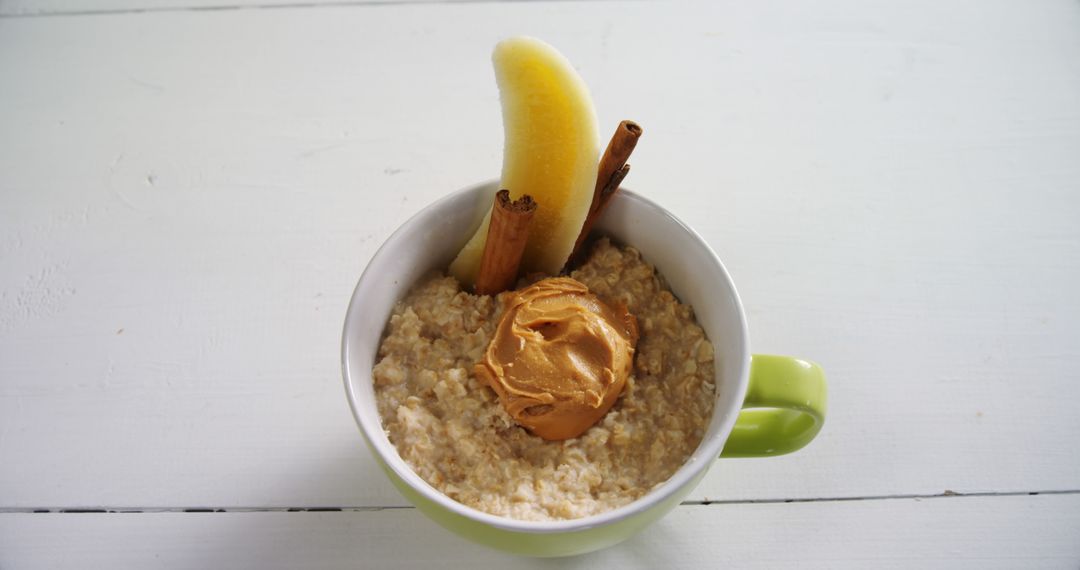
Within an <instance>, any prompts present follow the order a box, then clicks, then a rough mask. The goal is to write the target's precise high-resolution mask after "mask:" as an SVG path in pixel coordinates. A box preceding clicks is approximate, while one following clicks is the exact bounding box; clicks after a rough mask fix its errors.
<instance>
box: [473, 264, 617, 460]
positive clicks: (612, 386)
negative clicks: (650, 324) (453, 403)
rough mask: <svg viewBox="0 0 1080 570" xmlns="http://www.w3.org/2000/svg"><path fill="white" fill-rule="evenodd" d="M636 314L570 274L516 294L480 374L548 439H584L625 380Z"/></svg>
mask: <svg viewBox="0 0 1080 570" xmlns="http://www.w3.org/2000/svg"><path fill="white" fill-rule="evenodd" d="M637 339H638V330H637V319H635V318H634V316H633V315H631V314H630V313H629V312H628V311H627V310H626V307H625V306H619V307H616V308H615V309H612V308H611V307H608V306H607V305H605V304H604V303H603V302H601V301H600V299H598V298H596V296H595V295H592V294H591V293H589V289H588V287H586V286H585V285H583V284H581V283H579V282H578V281H575V280H573V279H571V278H569V277H554V278H550V279H544V280H542V281H538V282H537V283H535V284H533V285H530V286H529V287H526V288H524V289H522V290H521V291H517V292H515V293H513V294H512V295H511V296H510V297H509V300H508V301H507V306H506V312H505V313H503V316H502V319H501V320H500V321H499V325H498V327H497V328H496V330H495V335H494V337H493V338H492V339H491V343H490V344H488V347H487V351H486V352H485V354H484V359H483V360H482V361H481V362H480V363H479V364H477V365H476V374H477V376H478V377H479V378H480V379H481V380H482V381H484V382H487V384H488V385H489V386H491V387H492V389H494V390H495V392H496V393H497V394H498V395H499V400H500V401H501V402H502V405H503V407H504V408H506V411H507V412H508V413H509V414H510V416H511V417H512V418H514V420H515V421H517V422H518V423H519V424H521V425H522V426H524V427H525V428H526V429H528V430H529V431H531V432H532V433H534V434H536V435H538V436H540V437H542V438H544V439H547V440H562V439H570V438H572V437H577V436H579V435H581V434H582V433H584V432H585V430H587V429H589V428H590V427H591V426H592V425H593V424H595V423H596V422H597V421H599V420H600V418H602V417H604V414H606V413H607V412H608V410H610V409H611V406H612V405H614V404H615V400H617V399H618V397H619V394H621V393H622V390H623V388H624V387H625V386H626V379H627V377H629V376H630V370H631V367H632V366H633V360H634V346H635V344H636V343H637Z"/></svg>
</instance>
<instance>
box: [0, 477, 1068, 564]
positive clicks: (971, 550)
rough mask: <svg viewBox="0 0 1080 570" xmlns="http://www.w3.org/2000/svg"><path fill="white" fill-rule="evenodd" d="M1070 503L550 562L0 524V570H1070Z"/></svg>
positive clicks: (127, 521)
mask: <svg viewBox="0 0 1080 570" xmlns="http://www.w3.org/2000/svg"><path fill="white" fill-rule="evenodd" d="M1078 536H1080V497H1078V496H1076V495H1059V496H1038V497H1028V496H1021V497H980V498H967V497H965V498H947V499H932V500H923V501H916V500H886V501H846V502H827V503H802V504H782V503H781V504H732V505H711V506H707V507H706V506H683V507H679V508H678V509H677V510H676V511H674V512H673V513H672V514H671V515H669V516H668V517H666V518H665V519H663V520H661V521H660V522H659V523H657V524H656V525H655V526H653V527H650V528H649V529H646V530H645V531H644V532H643V533H642V534H640V535H638V536H636V537H634V538H632V539H630V541H628V542H625V543H623V544H621V545H618V546H616V547H614V548H611V549H608V550H604V551H601V552H598V553H593V554H589V555H585V556H580V557H576V558H570V559H564V560H561V561H551V560H548V561H544V560H536V559H525V558H517V557H512V556H509V555H505V554H502V553H499V552H496V551H492V550H488V549H486V548H484V547H481V546H476V545H473V544H471V543H468V542H465V541H464V540H463V539H460V538H458V537H456V536H454V535H452V534H450V533H449V532H448V531H446V530H443V529H442V528H441V527H439V526H437V525H436V524H435V523H433V522H431V521H429V520H428V519H426V518H424V516H423V515H422V514H420V513H419V512H418V511H416V510H414V509H393V510H384V511H363V512H340V513H283V512H271V513H267V512H253V513H144V514H68V515H65V514H0V567H3V568H8V567H10V568H38V567H40V568H65V567H71V568H76V567H77V568H167V569H181V568H208V567H213V568H311V569H322V568H424V567H433V566H434V567H443V566H452V567H462V568H548V567H551V566H559V567H570V568H727V567H732V568H796V567H797V568H858V569H862V568H867V567H872V568H882V569H889V568H897V569H908V568H950V569H954V568H973V569H979V570H983V569H986V568H1026V569H1038V568H1069V569H1072V568H1076V564H1077V562H1078V561H1080V541H1078V540H1076V538H1077V537H1078Z"/></svg>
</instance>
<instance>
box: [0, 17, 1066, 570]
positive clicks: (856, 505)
mask: <svg viewBox="0 0 1080 570" xmlns="http://www.w3.org/2000/svg"><path fill="white" fill-rule="evenodd" d="M250 1H251V3H250V4H249V0H239V1H238V0H155V1H152V2H138V1H137V0H85V1H76V0H42V1H32V0H0V568H2V569H3V570H9V569H21V568H52V567H71V568H156V567H161V568H209V567H223V568H234V567H252V568H278V567H280V568H291V567H302V568H356V567H392V566H401V567H421V566H423V567H426V566H431V565H437V566H441V565H445V566H448V567H464V568H479V567H488V566H499V567H533V566H547V565H549V564H552V562H550V561H547V562H545V561H537V560H529V559H517V558H513V557H510V556H507V555H503V554H500V553H497V552H493V551H489V550H485V549H483V548H482V547H479V546H474V545H472V544H470V543H467V542H464V541H463V540H461V539H458V538H457V537H456V536H454V535H451V534H449V533H448V532H447V531H444V530H443V529H442V528H441V527H438V526H437V525H435V524H434V523H432V522H430V521H428V520H427V519H426V518H425V517H424V516H423V515H421V514H420V513H418V512H417V511H415V510H414V509H413V508H411V507H410V506H409V505H408V503H407V502H405V501H404V500H403V499H402V498H401V496H400V495H398V493H397V492H396V491H395V490H394V489H393V488H392V487H391V485H390V484H389V482H388V481H387V480H386V478H385V477H384V476H383V475H382V473H381V472H380V471H379V468H378V467H377V465H376V464H375V462H374V460H373V458H372V457H371V455H370V454H369V452H368V451H367V449H366V448H365V446H364V444H363V443H362V441H361V438H360V436H359V433H358V430H357V429H356V427H355V425H354V423H353V420H352V417H351V416H350V414H349V410H348V406H347V404H346V400H345V396H344V391H343V388H342V382H341V377H340V372H339V370H340V369H339V357H338V349H339V337H340V326H341V323H342V318H343V315H344V311H345V307H346V304H347V301H348V298H349V295H350V293H351V291H352V287H353V285H354V283H355V281H356V279H357V277H358V276H359V274H360V272H361V271H362V269H363V267H364V265H365V263H366V262H367V260H368V259H369V258H370V257H371V255H372V254H373V253H374V251H375V249H376V248H377V247H378V246H379V244H380V243H381V242H382V240H383V239H385V238H386V237H387V236H388V235H389V234H390V232H391V231H392V230H393V229H394V228H395V227H396V226H397V225H398V224H400V223H401V222H402V221H403V220H405V219H406V218H407V217H408V216H410V215H412V214H413V213H415V212H416V211H417V210H418V209H419V208H421V207H422V206H424V205H425V204H427V203H429V202H431V201H433V200H435V199H437V198H439V197H441V196H443V195H445V194H446V193H447V192H450V191H452V190H454V189H457V188H459V187H462V186H465V185H468V184H470V183H472V182H474V181H477V180H481V179H486V178H490V177H493V176H496V175H497V174H498V171H499V164H500V160H501V152H502V151H501V149H502V130H501V116H500V111H499V106H498V94H497V91H496V88H495V83H494V79H493V76H492V71H491V68H490V62H489V56H490V50H491V48H492V46H493V45H494V43H495V42H496V41H497V40H498V39H500V38H502V37H504V36H507V35H512V34H517V33H527V34H531V35H535V36H538V37H541V38H544V39H546V40H547V41H549V42H551V43H552V44H554V45H556V46H557V47H559V48H560V49H561V50H562V51H563V52H564V53H565V54H567V56H568V57H569V58H570V59H571V60H572V61H573V62H575V64H576V65H577V66H578V68H579V69H580V71H581V73H582V75H583V77H584V78H585V80H586V81H587V82H588V83H589V85H590V86H591V88H592V91H593V95H594V99H595V102H596V105H597V108H598V112H599V116H600V120H601V125H602V130H603V131H604V132H605V133H606V132H608V131H609V130H610V129H612V128H613V127H614V125H615V124H616V123H617V122H618V120H619V119H623V118H633V119H635V120H637V121H639V122H640V123H641V124H642V125H644V126H645V129H646V134H645V137H644V138H643V140H642V142H641V144H640V145H639V147H638V151H637V152H636V153H635V156H634V159H633V164H634V171H633V173H632V174H631V176H630V179H629V180H628V181H627V183H628V186H630V187H632V188H634V189H635V190H637V191H639V192H641V193H643V194H645V195H647V196H650V197H651V198H653V199H655V200H657V201H659V202H661V203H663V204H664V205H666V206H667V207H668V208H669V209H671V210H672V211H674V212H675V213H676V214H677V215H679V216H680V217H681V218H682V219H683V220H685V221H686V222H688V223H689V224H691V225H692V226H694V227H695V228H696V229H697V230H698V231H699V232H701V233H702V234H703V235H704V236H705V237H706V239H707V240H708V241H709V242H710V243H711V244H712V245H713V247H714V248H715V249H716V250H717V251H718V252H719V254H720V256H721V257H722V258H723V260H724V261H725V263H726V264H727V266H728V268H729V269H730V270H731V272H732V273H733V275H734V277H735V280H736V282H737V284H738V285H739V288H740V291H741V293H742V295H743V300H744V302H745V304H746V307H747V310H748V314H749V319H750V327H751V332H752V338H753V342H754V349H755V351H756V352H772V353H787V354H795V355H801V356H808V357H811V358H814V359H815V360H818V361H819V362H821V363H822V364H823V365H824V366H825V368H826V370H827V372H828V373H829V379H830V386H831V399H830V416H829V421H828V423H827V425H826V427H825V430H824V431H823V432H822V434H821V435H820V436H819V438H818V440H817V441H815V442H814V443H813V444H812V445H811V446H810V447H808V448H807V449H805V450H804V451H802V452H800V453H798V454H795V455H792V456H788V457H784V458H778V459H770V460H766V459H759V460H724V461H721V462H719V464H718V465H716V466H715V468H714V469H713V470H712V471H711V472H710V473H709V475H708V476H707V478H706V479H705V481H704V482H703V483H702V485H701V486H700V487H699V488H698V489H697V490H696V491H695V493H694V494H693V495H692V497H691V499H692V500H690V501H688V502H687V503H686V504H684V505H682V506H681V507H679V508H678V509H677V510H676V511H675V512H674V513H672V514H671V515H670V516H669V517H667V518H665V519H664V520H663V521H661V522H660V523H659V524H657V525H655V526H654V527H652V528H650V529H649V530H647V531H646V532H644V533H643V534H641V535H639V536H638V537H636V538H635V539H632V540H631V541H629V542H627V543H625V544H623V545H620V546H618V547H616V548H612V549H609V550H607V551H603V552H599V553H595V554H592V555H588V556H585V557H581V558H577V559H570V560H564V561H562V562H561V563H562V564H565V565H568V566H576V567H617V566H629V567H659V566H661V565H665V564H669V563H674V564H676V565H679V566H712V567H739V568H777V567H806V568H868V567H872V568H912V567H948V568H980V569H981V568H995V567H1003V568H1042V567H1047V568H1077V567H1078V566H1080V449H1078V446H1077V444H1076V441H1077V438H1078V437H1080V413H1077V405H1078V402H1080V4H1078V3H1077V2H1075V1H1072V0H1045V1H1032V2H1019V1H1009V0H994V1H975V0H958V1H953V2H939V1H936V0H918V1H915V2H864V1H858V0H829V1H828V2H816V3H804V2H799V1H797V0H778V1H776V2H768V3H734V2H730V3H729V2H722V3H721V2H718V3H710V4H700V5H692V4H667V3H653V2H625V3H623V2H552V3H547V2H530V3H513V4H501V3H483V2H481V3H417V4H409V3H390V4H384V3H379V2H366V1H352V2H343V3H335V2H311V3H309V2H306V1H304V0H301V1H300V2H296V1H294V0H288V1H284V0H283V1H282V2H278V1H277V0H272V1H266V2H263V1H261V0H250ZM275 4H284V5H283V6H277V7H274V6H273V5H275ZM337 4H340V5H337ZM554 564H559V563H554Z"/></svg>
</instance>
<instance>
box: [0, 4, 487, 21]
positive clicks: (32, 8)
mask: <svg viewBox="0 0 1080 570" xmlns="http://www.w3.org/2000/svg"><path fill="white" fill-rule="evenodd" d="M471 1H474V0H74V1H73V0H0V17H5V16H6V17H15V18H26V17H40V16H83V15H98V14H118V13H145V12H184V11H189V10H195V11H198V10H245V9H264V8H293V7H313V8H314V7H323V6H378V5H381V4H431V3H445V4H450V3H456V2H471ZM495 1H499V0H495Z"/></svg>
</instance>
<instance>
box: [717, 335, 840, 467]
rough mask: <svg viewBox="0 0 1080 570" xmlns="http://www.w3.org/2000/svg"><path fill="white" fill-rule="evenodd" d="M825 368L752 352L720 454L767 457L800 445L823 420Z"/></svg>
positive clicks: (810, 363) (814, 433) (798, 359)
mask: <svg viewBox="0 0 1080 570" xmlns="http://www.w3.org/2000/svg"><path fill="white" fill-rule="evenodd" d="M826 393H827V389H826V386H825V372H824V371H822V369H821V366H818V365H817V364H816V363H814V362H810V361H809V360H803V359H801V358H792V357H790V356H775V355H769V354H755V355H753V356H752V357H751V360H750V386H749V387H748V388H747V389H746V400H745V401H743V405H742V411H740V412H739V418H738V419H737V420H735V427H734V429H732V430H731V435H730V436H728V439H727V442H726V443H725V444H724V450H723V451H722V452H720V457H771V456H774V455H784V454H785V453H791V452H793V451H798V450H799V449H802V448H803V447H804V446H805V445H806V444H808V443H810V440H812V439H814V436H816V435H817V434H818V432H819V431H821V426H822V425H823V424H824V423H825V402H826V399H827V396H826Z"/></svg>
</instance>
